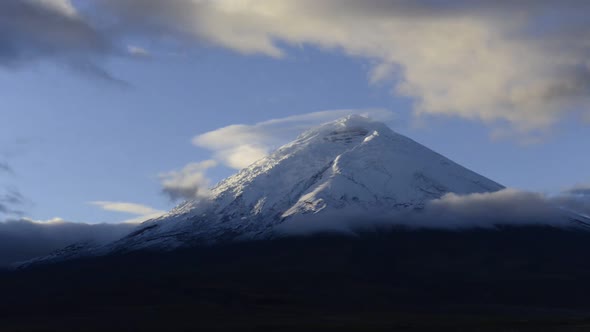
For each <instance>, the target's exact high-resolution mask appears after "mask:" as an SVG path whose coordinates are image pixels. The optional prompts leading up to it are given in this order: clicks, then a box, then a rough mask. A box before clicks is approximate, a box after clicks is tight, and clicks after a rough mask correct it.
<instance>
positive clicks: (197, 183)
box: [160, 160, 217, 201]
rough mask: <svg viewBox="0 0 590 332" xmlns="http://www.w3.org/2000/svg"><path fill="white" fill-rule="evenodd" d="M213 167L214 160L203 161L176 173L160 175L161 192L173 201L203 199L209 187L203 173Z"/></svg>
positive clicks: (189, 165) (215, 164) (191, 164)
mask: <svg viewBox="0 0 590 332" xmlns="http://www.w3.org/2000/svg"><path fill="white" fill-rule="evenodd" d="M215 166H217V162H216V161H215V160H205V161H202V162H198V163H190V164H188V165H186V166H185V167H184V168H183V169H181V170H178V171H171V172H167V173H163V174H160V180H161V183H162V192H163V193H164V194H166V195H168V196H169V197H170V199H171V200H173V201H176V200H180V199H194V198H199V197H205V196H207V194H208V193H209V185H210V181H209V179H208V178H207V176H206V174H205V172H206V171H207V169H209V168H212V167H215Z"/></svg>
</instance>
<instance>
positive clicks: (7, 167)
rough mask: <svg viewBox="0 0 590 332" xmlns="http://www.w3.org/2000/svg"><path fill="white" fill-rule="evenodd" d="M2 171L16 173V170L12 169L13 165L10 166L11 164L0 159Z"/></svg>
mask: <svg viewBox="0 0 590 332" xmlns="http://www.w3.org/2000/svg"><path fill="white" fill-rule="evenodd" d="M0 173H10V174H12V173H14V171H13V170H12V167H10V165H8V164H7V163H5V162H1V161H0Z"/></svg>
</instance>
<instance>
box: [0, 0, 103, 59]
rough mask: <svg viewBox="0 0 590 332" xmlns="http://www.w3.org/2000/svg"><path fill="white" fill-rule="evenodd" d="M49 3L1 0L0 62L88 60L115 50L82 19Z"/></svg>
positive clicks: (28, 0)
mask: <svg viewBox="0 0 590 332" xmlns="http://www.w3.org/2000/svg"><path fill="white" fill-rule="evenodd" d="M50 3H51V1H31V0H4V1H0V65H2V66H8V67H14V66H20V65H23V64H25V63H28V62H31V61H36V60H40V59H46V58H50V59H54V60H60V61H63V60H65V61H69V60H75V59H80V58H82V59H86V58H88V57H90V58H92V57H95V56H97V55H100V54H105V53H107V52H109V51H111V50H112V46H111V44H110V41H109V40H108V39H107V38H105V36H104V35H103V34H101V33H100V32H98V31H97V30H96V29H94V28H93V27H92V26H91V25H90V24H89V23H88V22H86V21H85V20H84V19H83V18H81V17H79V16H77V15H75V13H68V12H67V11H66V10H64V9H62V8H60V7H59V6H57V5H53V6H52V5H50ZM55 3H58V1H55Z"/></svg>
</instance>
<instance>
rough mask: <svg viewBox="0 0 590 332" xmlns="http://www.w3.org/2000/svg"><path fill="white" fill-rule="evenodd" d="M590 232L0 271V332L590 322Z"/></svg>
mask: <svg viewBox="0 0 590 332" xmlns="http://www.w3.org/2000/svg"><path fill="white" fill-rule="evenodd" d="M589 253H590V232H582V231H567V230H558V229H554V228H545V227H521V228H503V229H501V230H498V231H490V230H487V231H486V230H471V231H462V232H453V231H409V230H403V229H399V230H396V231H392V232H381V233H367V234H364V235H363V236H360V237H356V238H352V237H339V236H315V237H307V238H290V239H282V240H276V241H266V242H253V243H241V244H233V245H225V246H218V247H214V248H195V249H191V250H183V251H177V252H173V253H159V254H155V253H148V252H143V253H134V254H127V255H121V256H115V257H103V258H95V259H87V260H83V261H75V262H68V263H64V264H58V265H53V266H42V267H36V268H32V269H28V270H24V271H17V272H11V273H2V274H1V275H0V297H1V299H0V331H177V330H181V331H184V330H214V331H235V330H252V331H512V332H514V331H590V260H589V259H588V255H589Z"/></svg>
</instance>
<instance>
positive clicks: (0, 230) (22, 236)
mask: <svg viewBox="0 0 590 332" xmlns="http://www.w3.org/2000/svg"><path fill="white" fill-rule="evenodd" d="M134 228H135V225H133V224H92V225H91V224H85V223H77V222H67V221H64V220H63V219H61V218H54V219H51V220H48V221H34V220H31V219H25V218H23V219H14V220H8V221H4V222H0V268H1V267H6V266H8V265H9V264H11V263H16V262H19V261H24V260H28V259H31V258H34V257H38V256H43V255H47V254H49V253H51V252H52V251H55V250H59V249H62V248H64V247H66V246H68V245H71V244H74V243H82V242H84V243H86V242H90V243H92V244H96V245H99V244H105V243H108V242H110V241H114V240H116V239H118V238H121V237H123V236H124V235H126V234H128V233H129V232H131V231H132V230H133V229H134Z"/></svg>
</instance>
